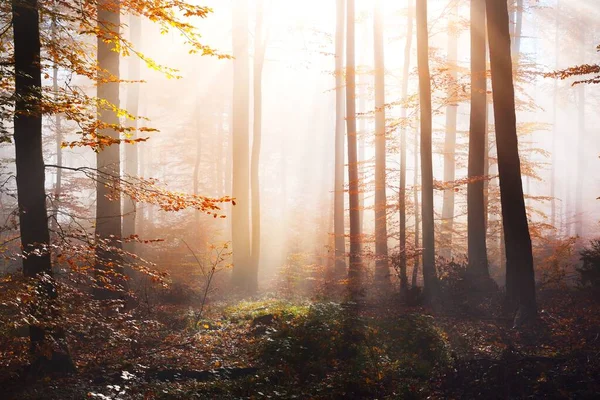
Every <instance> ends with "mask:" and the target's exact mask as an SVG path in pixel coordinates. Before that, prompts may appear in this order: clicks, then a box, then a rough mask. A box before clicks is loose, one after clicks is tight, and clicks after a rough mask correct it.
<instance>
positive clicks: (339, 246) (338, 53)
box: [333, 0, 346, 277]
mask: <svg viewBox="0 0 600 400" xmlns="http://www.w3.org/2000/svg"><path fill="white" fill-rule="evenodd" d="M336 5H337V23H336V33H335V161H334V162H335V167H334V168H335V177H334V199H333V203H334V206H333V225H334V227H333V232H334V236H335V244H334V245H335V275H336V276H338V277H341V276H343V275H344V274H345V272H346V240H345V232H344V192H345V190H344V161H345V158H344V139H345V138H344V134H345V127H346V126H345V125H346V123H345V121H344V116H345V102H344V30H345V17H346V16H345V0H337V3H336Z"/></svg>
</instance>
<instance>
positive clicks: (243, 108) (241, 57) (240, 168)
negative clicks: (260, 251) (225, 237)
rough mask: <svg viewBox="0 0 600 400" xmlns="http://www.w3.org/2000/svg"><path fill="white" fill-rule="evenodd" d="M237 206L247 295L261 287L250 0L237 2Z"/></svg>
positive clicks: (239, 275)
mask: <svg viewBox="0 0 600 400" xmlns="http://www.w3.org/2000/svg"><path fill="white" fill-rule="evenodd" d="M233 56H234V57H235V59H234V61H233V110H232V116H233V117H232V118H233V155H232V156H233V171H232V172H233V181H232V185H233V197H234V198H235V202H236V204H237V205H236V206H235V207H233V215H232V221H231V231H232V246H233V275H232V279H233V285H234V287H236V288H238V289H240V290H241V291H242V292H243V293H244V294H253V293H255V292H256V290H257V288H258V276H257V275H256V274H255V273H254V271H253V269H252V265H251V258H250V257H251V255H250V252H251V249H250V226H249V223H250V202H249V196H250V181H249V174H248V167H249V166H250V162H249V161H250V160H249V158H250V154H249V147H250V140H249V139H250V136H249V135H250V133H249V124H250V122H249V120H250V118H249V56H248V0H236V1H235V2H234V5H233Z"/></svg>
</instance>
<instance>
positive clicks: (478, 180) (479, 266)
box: [467, 0, 488, 276]
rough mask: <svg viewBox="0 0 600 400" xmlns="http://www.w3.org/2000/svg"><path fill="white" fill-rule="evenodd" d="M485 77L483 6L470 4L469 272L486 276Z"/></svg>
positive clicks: (475, 0)
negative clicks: (484, 188)
mask: <svg viewBox="0 0 600 400" xmlns="http://www.w3.org/2000/svg"><path fill="white" fill-rule="evenodd" d="M486 81H487V74H486V45H485V2H484V0H471V121H470V129H469V170H468V175H469V183H468V187H467V209H468V216H467V219H468V248H469V270H470V271H471V272H472V273H474V274H477V275H480V276H487V275H488V260H487V248H486V222H485V219H486V217H485V215H486V210H485V200H484V192H483V186H484V181H483V179H484V178H485V162H486V161H487V160H486V156H485V155H486V153H487V148H486V146H487V143H486V133H487V130H486V125H487V120H486V108H487V93H486V91H487V85H486V83H487V82H486Z"/></svg>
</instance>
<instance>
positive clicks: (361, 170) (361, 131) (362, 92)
mask: <svg viewBox="0 0 600 400" xmlns="http://www.w3.org/2000/svg"><path fill="white" fill-rule="evenodd" d="M368 31H369V30H368V25H367V24H362V33H361V34H362V36H364V37H367V36H368ZM365 53H366V52H365V51H361V52H360V60H359V65H361V66H365V65H366V64H367V63H366V60H365ZM358 79H359V81H358V110H359V113H360V114H361V116H360V117H359V118H358V177H359V179H360V181H359V188H360V192H359V194H358V202H359V204H360V207H359V208H360V210H359V213H358V215H359V219H360V231H361V232H363V231H364V221H365V218H364V216H365V191H366V184H365V183H366V174H365V170H366V169H367V165H366V160H365V147H366V146H365V137H367V133H368V129H367V128H368V124H367V120H368V117H367V115H368V112H369V111H368V110H367V98H368V96H369V93H368V88H369V81H370V79H371V75H370V74H369V73H367V72H366V71H362V74H359V76H358Z"/></svg>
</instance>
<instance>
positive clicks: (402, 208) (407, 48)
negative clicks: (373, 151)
mask: <svg viewBox="0 0 600 400" xmlns="http://www.w3.org/2000/svg"><path fill="white" fill-rule="evenodd" d="M414 11H415V10H414V4H413V0H409V2H408V14H407V16H406V18H407V21H406V43H405V45H404V67H403V69H402V101H406V100H407V96H408V76H409V73H410V52H411V48H412V36H413V18H414ZM400 112H401V114H400V118H401V120H402V127H401V129H400V191H399V200H398V210H399V215H398V217H399V218H400V290H402V291H405V290H406V289H407V288H408V276H407V274H406V258H407V257H406V153H407V152H406V130H407V125H408V124H407V121H406V106H404V105H403V106H402V109H401V111H400ZM415 152H416V151H415ZM415 168H416V163H415Z"/></svg>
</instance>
